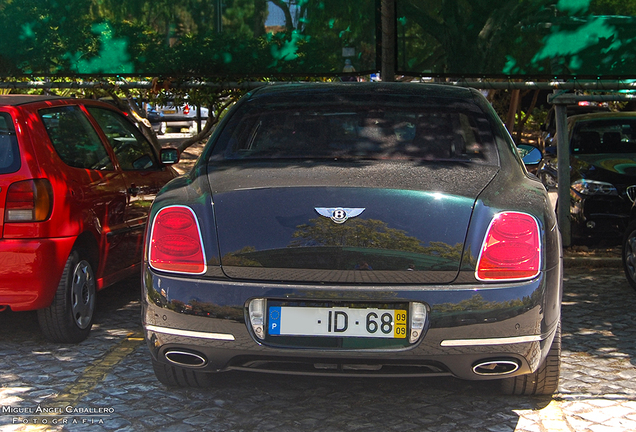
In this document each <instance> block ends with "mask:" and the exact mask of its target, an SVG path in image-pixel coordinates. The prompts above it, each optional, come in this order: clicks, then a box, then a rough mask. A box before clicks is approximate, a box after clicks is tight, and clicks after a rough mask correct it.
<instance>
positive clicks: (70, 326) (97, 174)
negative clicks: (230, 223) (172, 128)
mask: <svg viewBox="0 0 636 432" xmlns="http://www.w3.org/2000/svg"><path fill="white" fill-rule="evenodd" d="M177 161H178V154H177V151H176V150H175V149H157V148H155V147H154V146H153V145H152V144H151V143H150V142H149V141H148V140H146V139H145V138H144V136H143V134H142V133H141V132H140V131H139V129H137V127H136V126H135V125H134V124H133V123H132V122H131V121H130V120H129V119H128V118H127V117H126V115H125V114H123V113H122V112H121V111H118V110H117V109H116V108H114V107H113V106H111V105H109V104H106V103H103V102H99V101H93V100H81V99H70V98H60V97H52V96H27V95H6V96H0V310H6V309H8V308H10V309H11V310H14V311H25V310H37V311H38V320H39V323H40V327H41V329H42V331H43V333H44V335H45V336H46V337H47V338H48V339H51V340H53V341H57V342H79V341H81V340H84V339H85V338H86V337H87V336H88V334H89V332H90V330H91V326H92V322H93V315H94V311H95V295H96V292H97V291H99V290H100V289H102V288H104V287H106V286H108V285H112V284H113V283H115V282H117V281H120V280H122V279H124V278H126V277H128V276H130V275H134V274H135V273H137V272H138V271H139V266H140V261H141V253H142V246H143V236H144V230H145V227H146V218H147V214H148V210H149V208H150V204H151V202H152V201H153V199H154V197H155V195H156V194H157V192H158V191H159V189H161V187H162V186H163V185H164V184H165V183H166V182H168V181H169V180H171V179H172V178H174V177H176V176H177V173H176V172H175V171H174V169H173V168H172V167H170V166H169V165H170V164H173V163H176V162H177Z"/></svg>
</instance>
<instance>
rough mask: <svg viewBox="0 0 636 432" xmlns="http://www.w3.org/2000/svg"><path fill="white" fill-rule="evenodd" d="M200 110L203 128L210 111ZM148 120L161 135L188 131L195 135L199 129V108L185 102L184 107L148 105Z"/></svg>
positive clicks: (202, 108) (201, 108)
mask: <svg viewBox="0 0 636 432" xmlns="http://www.w3.org/2000/svg"><path fill="white" fill-rule="evenodd" d="M198 109H199V110H200V117H201V128H203V126H204V125H205V122H206V121H207V119H208V109H207V108H204V107H200V108H198ZM147 118H148V121H150V124H151V125H152V129H153V130H154V131H155V132H156V133H158V134H159V135H163V134H165V133H167V132H181V131H182V130H183V129H188V133H190V134H191V135H194V134H195V133H197V131H198V130H199V129H198V118H199V117H198V115H197V107H196V106H194V105H192V104H189V103H188V102H185V103H184V104H183V105H180V106H176V105H172V104H170V105H165V106H161V105H150V104H149V105H148V108H147Z"/></svg>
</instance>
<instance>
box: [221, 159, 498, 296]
mask: <svg viewBox="0 0 636 432" xmlns="http://www.w3.org/2000/svg"><path fill="white" fill-rule="evenodd" d="M497 170H498V168H497V167H494V166H485V165H470V164H465V165H462V164H457V163H443V162H436V163H435V164H428V165H427V164H422V163H416V162H380V163H378V162H368V163H366V162H355V163H352V162H348V163H344V162H343V163H333V162H331V163H326V164H325V163H316V162H311V161H305V162H297V163H292V162H277V163H264V162H251V163H248V164H245V162H243V163H242V164H241V165H240V166H239V165H238V164H237V165H232V164H223V165H219V166H215V167H213V168H212V169H211V171H210V173H209V181H210V185H211V188H212V191H213V199H214V208H215V216H216V221H217V231H218V239H219V248H220V256H221V265H222V268H223V271H224V272H225V274H226V275H227V276H228V277H230V278H237V279H252V280H276V281H296V282H321V283H322V282H325V283H385V284H392V283H448V282H451V281H453V280H454V279H455V277H456V275H457V273H458V271H459V268H460V264H461V259H462V251H463V249H464V241H465V238H466V232H467V230H468V225H469V223H470V218H471V214H472V209H473V207H474V203H475V199H476V198H477V196H478V195H479V193H480V192H481V191H482V190H483V188H484V187H485V186H486V185H487V184H488V183H489V182H490V181H491V180H492V178H493V177H494V176H495V175H496V173H497ZM387 185H390V187H387ZM336 210H339V211H337V212H336V215H335V216H336V217H334V218H331V217H329V216H332V215H333V214H334V211H336ZM356 213H359V214H358V215H356ZM345 214H346V215H347V216H348V218H346V217H344V218H343V219H345V218H346V220H345V221H344V222H343V221H342V219H338V218H337V217H338V216H340V217H342V216H344V215H345ZM333 219H336V221H335V222H334V220H333ZM338 222H341V223H338Z"/></svg>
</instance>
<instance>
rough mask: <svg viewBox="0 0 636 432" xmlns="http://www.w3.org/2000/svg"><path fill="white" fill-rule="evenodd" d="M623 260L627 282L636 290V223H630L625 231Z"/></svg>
mask: <svg viewBox="0 0 636 432" xmlns="http://www.w3.org/2000/svg"><path fill="white" fill-rule="evenodd" d="M622 258H623V260H622V261H623V270H625V277H627V282H629V284H630V285H631V287H632V288H633V289H635V290H636V221H634V222H632V223H630V224H629V225H628V227H627V230H625V237H623V253H622Z"/></svg>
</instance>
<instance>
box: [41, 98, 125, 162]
mask: <svg viewBox="0 0 636 432" xmlns="http://www.w3.org/2000/svg"><path fill="white" fill-rule="evenodd" d="M40 116H41V117H42V122H43V123H44V126H45V127H46V131H47V133H48V134H49V137H50V138H51V142H52V143H53V147H54V148H55V151H56V152H57V154H58V155H59V156H60V158H61V159H62V161H64V163H65V164H67V165H70V166H72V167H75V168H86V169H93V170H112V169H113V164H112V161H111V160H110V158H109V157H108V153H107V152H106V149H105V148H104V145H103V144H102V141H101V140H100V139H99V135H97V132H96V131H95V129H94V128H93V127H92V126H91V124H90V122H89V120H88V118H87V117H86V115H85V114H84V113H83V112H82V110H81V109H80V108H79V107H78V106H60V107H55V108H47V109H42V110H40Z"/></svg>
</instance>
